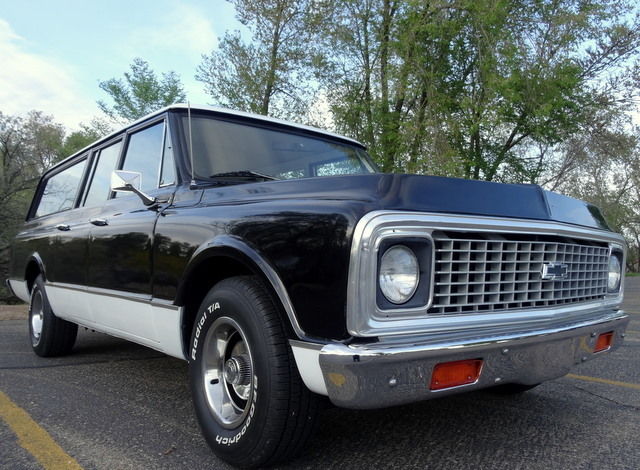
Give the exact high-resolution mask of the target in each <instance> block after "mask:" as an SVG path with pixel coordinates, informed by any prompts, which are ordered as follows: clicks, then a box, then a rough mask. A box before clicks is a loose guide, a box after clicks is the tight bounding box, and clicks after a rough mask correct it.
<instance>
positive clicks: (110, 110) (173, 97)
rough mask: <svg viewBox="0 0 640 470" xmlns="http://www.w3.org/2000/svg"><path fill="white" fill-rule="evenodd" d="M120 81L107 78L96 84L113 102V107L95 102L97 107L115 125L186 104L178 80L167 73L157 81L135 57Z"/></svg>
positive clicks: (156, 77)
mask: <svg viewBox="0 0 640 470" xmlns="http://www.w3.org/2000/svg"><path fill="white" fill-rule="evenodd" d="M130 68H131V71H130V72H125V73H124V79H116V78H111V79H109V80H106V81H103V82H100V83H99V87H100V89H101V90H103V91H104V92H106V93H107V94H108V95H109V96H110V97H111V99H112V100H113V102H114V104H113V105H111V106H110V105H108V104H107V103H105V102H104V101H101V100H100V101H98V107H99V108H100V110H102V111H103V112H104V113H105V114H106V115H107V116H109V118H111V119H112V120H113V121H115V122H118V123H127V122H131V121H135V120H136V119H139V118H141V117H143V116H145V115H147V114H149V113H151V112H153V111H155V110H157V109H160V108H163V107H165V106H169V105H170V104H173V103H179V102H184V101H186V95H185V92H184V89H183V87H182V84H181V82H180V78H179V77H178V75H177V74H176V73H175V72H173V71H171V72H167V73H163V74H162V78H158V76H157V75H156V73H155V72H154V71H153V70H151V67H150V66H149V63H148V62H146V61H144V60H142V59H140V58H135V59H133V62H132V63H131V65H130Z"/></svg>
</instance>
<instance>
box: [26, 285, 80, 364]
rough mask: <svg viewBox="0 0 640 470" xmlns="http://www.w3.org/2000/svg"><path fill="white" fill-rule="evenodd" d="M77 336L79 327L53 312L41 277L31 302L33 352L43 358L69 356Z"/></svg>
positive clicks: (30, 334) (30, 325) (30, 327)
mask: <svg viewBox="0 0 640 470" xmlns="http://www.w3.org/2000/svg"><path fill="white" fill-rule="evenodd" d="M77 334H78V325H76V324H75V323H71V322H68V321H66V320H63V319H62V318H58V317H56V316H55V314H54V313H53V311H52V310H51V305H50V304H49V299H48V298H47V293H46V291H45V289H44V279H43V277H42V275H39V276H38V277H37V278H36V280H35V282H34V283H33V289H32V290H31V299H30V301H29V338H30V340H31V347H32V348H33V351H34V352H35V353H36V354H37V355H38V356H41V357H54V356H62V355H65V354H68V353H69V352H71V349H72V348H73V345H74V344H75V342H76V336H77Z"/></svg>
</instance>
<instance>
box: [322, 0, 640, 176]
mask: <svg viewBox="0 0 640 470" xmlns="http://www.w3.org/2000/svg"><path fill="white" fill-rule="evenodd" d="M631 8H632V3H631V2H614V1H611V0H599V1H598V0H593V1H586V2H585V1H582V0H557V1H554V2H540V1H537V0H518V1H504V0H493V1H488V2H476V1H474V0H461V1H457V2H452V1H445V0H436V1H430V2H424V1H418V0H414V1H408V2H407V1H398V0H366V1H363V2H361V1H355V0H336V8H335V10H334V16H333V18H332V19H331V21H329V22H327V29H326V31H325V34H326V37H327V38H328V40H327V41H325V43H324V44H323V50H324V58H323V60H322V61H319V62H318V63H320V64H321V66H322V67H321V70H319V73H318V76H322V77H325V81H324V88H325V90H326V91H327V93H328V96H329V101H330V103H331V109H332V112H333V114H334V118H335V122H336V126H337V127H338V130H340V131H341V132H344V133H347V134H348V135H352V136H354V137H356V138H358V139H359V140H362V141H364V142H365V143H367V144H368V146H369V147H370V150H371V153H372V154H373V156H374V158H375V159H376V160H377V161H378V162H379V163H380V165H381V167H382V169H383V170H384V171H411V172H430V173H436V174H450V175H454V176H463V177H467V178H475V179H486V180H509V181H535V179H536V177H537V170H538V169H539V165H537V163H538V160H537V157H539V154H538V155H536V156H535V157H532V155H531V152H532V149H535V148H537V147H539V146H553V145H556V144H558V143H560V142H562V141H563V140H564V139H566V138H568V137H569V136H571V135H572V134H573V133H575V132H577V130H578V129H579V126H580V124H581V122H583V121H584V120H585V116H587V115H588V114H589V113H592V112H594V111H595V110H597V109H602V108H606V107H608V106H611V105H613V104H616V103H618V102H619V101H620V100H626V102H627V103H628V102H630V101H631V96H630V94H629V83H630V80H629V79H630V77H631V76H632V75H631V73H630V70H631V69H630V68H629V65H630V64H631V63H632V62H633V60H634V59H636V60H637V57H638V48H639V47H640V28H639V26H638V21H637V19H635V20H629V18H630V13H629V12H630V11H631ZM326 64H328V65H326Z"/></svg>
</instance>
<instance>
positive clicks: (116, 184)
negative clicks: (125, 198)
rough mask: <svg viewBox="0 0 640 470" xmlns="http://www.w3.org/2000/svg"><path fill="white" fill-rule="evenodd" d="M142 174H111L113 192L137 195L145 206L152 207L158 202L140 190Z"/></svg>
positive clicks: (122, 171) (123, 171)
mask: <svg viewBox="0 0 640 470" xmlns="http://www.w3.org/2000/svg"><path fill="white" fill-rule="evenodd" d="M141 185H142V173H140V172H138V171H125V170H115V171H114V172H113V173H111V191H115V192H118V193H135V194H137V195H138V197H139V198H140V199H142V203H143V204H144V205H145V206H152V205H154V204H155V203H156V202H158V201H157V199H156V198H155V197H151V196H148V195H147V194H145V193H143V192H142V191H141V190H140V186H141Z"/></svg>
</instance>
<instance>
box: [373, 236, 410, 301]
mask: <svg viewBox="0 0 640 470" xmlns="http://www.w3.org/2000/svg"><path fill="white" fill-rule="evenodd" d="M396 253H397V254H396ZM401 256H406V259H405V261H407V262H408V264H409V266H405V268H406V270H404V269H401V270H402V271H404V272H403V274H406V275H409V276H410V277H411V278H412V279H411V282H410V284H409V285H406V286H403V287H399V286H398V284H401V281H400V279H397V280H396V281H395V284H396V285H395V286H393V285H389V284H394V282H393V281H391V282H390V283H389V284H385V282H384V281H385V279H388V278H389V277H393V276H394V274H393V273H391V272H390V271H393V270H394V268H402V267H401V266H398V261H400V260H399V259H398V257H401ZM394 257H395V259H392V258H394ZM394 261H395V264H396V266H393V265H392V263H394ZM396 274H400V273H396ZM420 278H421V275H420V261H419V260H418V257H417V256H416V254H415V253H414V251H413V250H412V249H411V248H409V247H408V246H406V245H404V244H402V243H398V244H396V245H391V246H390V247H389V248H387V249H385V250H384V252H381V256H380V261H379V262H378V289H379V290H380V292H381V293H382V296H383V297H384V299H386V300H387V301H389V302H391V303H392V304H394V305H404V304H406V303H407V302H410V301H411V299H412V297H413V296H414V294H415V293H416V291H417V290H418V286H419V285H420ZM407 288H409V289H408V292H407V293H404V292H402V291H403V290H406V289H407ZM394 291H396V292H394Z"/></svg>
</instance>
